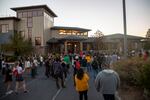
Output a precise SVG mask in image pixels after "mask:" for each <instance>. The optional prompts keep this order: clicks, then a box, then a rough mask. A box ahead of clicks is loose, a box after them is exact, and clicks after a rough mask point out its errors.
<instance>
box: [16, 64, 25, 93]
mask: <svg viewBox="0 0 150 100" xmlns="http://www.w3.org/2000/svg"><path fill="white" fill-rule="evenodd" d="M13 73H14V75H15V78H16V87H15V93H16V94H18V89H19V86H20V85H22V87H23V90H24V93H27V89H26V84H25V81H24V78H23V73H24V70H23V69H22V67H21V66H19V62H16V63H15V68H14V69H13Z"/></svg>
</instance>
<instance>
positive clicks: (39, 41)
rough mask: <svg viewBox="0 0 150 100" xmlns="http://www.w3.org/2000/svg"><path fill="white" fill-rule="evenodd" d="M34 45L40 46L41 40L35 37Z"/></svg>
mask: <svg viewBox="0 0 150 100" xmlns="http://www.w3.org/2000/svg"><path fill="white" fill-rule="evenodd" d="M35 45H41V38H40V37H35Z"/></svg>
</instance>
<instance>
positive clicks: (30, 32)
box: [28, 28, 32, 39]
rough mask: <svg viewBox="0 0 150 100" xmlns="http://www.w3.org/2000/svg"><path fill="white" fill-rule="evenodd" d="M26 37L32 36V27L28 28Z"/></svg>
mask: <svg viewBox="0 0 150 100" xmlns="http://www.w3.org/2000/svg"><path fill="white" fill-rule="evenodd" d="M28 38H29V39H31V38H32V28H28Z"/></svg>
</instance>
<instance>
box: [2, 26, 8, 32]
mask: <svg viewBox="0 0 150 100" xmlns="http://www.w3.org/2000/svg"><path fill="white" fill-rule="evenodd" d="M8 31H9V28H8V24H5V25H1V32H2V33H8Z"/></svg>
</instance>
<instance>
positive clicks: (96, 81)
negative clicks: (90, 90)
mask: <svg viewBox="0 0 150 100" xmlns="http://www.w3.org/2000/svg"><path fill="white" fill-rule="evenodd" d="M100 79H101V72H100V73H98V75H97V76H96V79H95V87H96V90H97V92H100Z"/></svg>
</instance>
